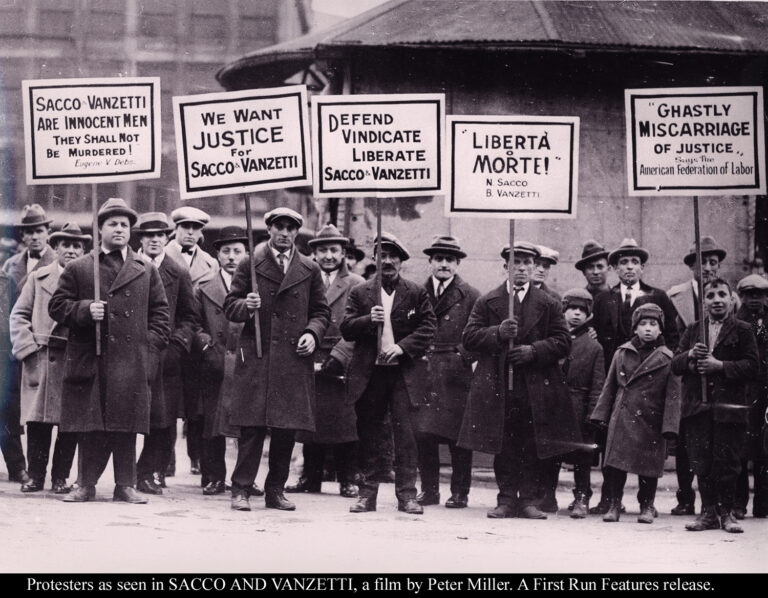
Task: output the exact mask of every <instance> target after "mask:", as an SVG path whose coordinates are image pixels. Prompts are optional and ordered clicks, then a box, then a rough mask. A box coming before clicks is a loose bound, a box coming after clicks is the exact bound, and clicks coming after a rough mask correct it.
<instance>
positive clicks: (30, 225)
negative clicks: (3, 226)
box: [14, 218, 53, 230]
mask: <svg viewBox="0 0 768 598" xmlns="http://www.w3.org/2000/svg"><path fill="white" fill-rule="evenodd" d="M52 222H53V218H49V219H48V220H42V221H40V222H34V223H21V222H19V223H18V224H14V228H17V229H19V230H24V229H25V228H35V227H38V226H43V225H48V224H51V223H52Z"/></svg>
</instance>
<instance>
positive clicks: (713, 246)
mask: <svg viewBox="0 0 768 598" xmlns="http://www.w3.org/2000/svg"><path fill="white" fill-rule="evenodd" d="M708 253H714V254H715V255H716V256H717V259H719V260H720V261H721V262H722V261H723V260H724V259H725V256H726V255H728V254H727V253H726V251H725V249H723V248H722V247H720V245H718V244H717V241H715V239H714V237H702V238H701V255H702V256H704V255H706V254H708ZM695 261H696V243H694V244H693V245H692V246H691V249H690V250H689V251H688V253H687V254H686V256H685V257H684V258H683V263H684V264H685V265H686V266H693V263H694V262H695Z"/></svg>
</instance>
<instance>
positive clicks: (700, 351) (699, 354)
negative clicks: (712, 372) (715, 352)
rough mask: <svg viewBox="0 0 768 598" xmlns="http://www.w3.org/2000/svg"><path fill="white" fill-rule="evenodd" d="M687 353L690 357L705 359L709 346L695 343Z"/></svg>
mask: <svg viewBox="0 0 768 598" xmlns="http://www.w3.org/2000/svg"><path fill="white" fill-rule="evenodd" d="M688 355H689V357H690V358H691V359H705V358H706V357H707V356H708V355H709V347H707V345H705V344H704V343H696V344H695V345H693V349H691V350H690V351H689V352H688Z"/></svg>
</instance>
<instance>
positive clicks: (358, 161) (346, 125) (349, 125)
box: [312, 94, 445, 197]
mask: <svg viewBox="0 0 768 598" xmlns="http://www.w3.org/2000/svg"><path fill="white" fill-rule="evenodd" d="M312 109H313V116H314V118H313V120H312V139H313V142H312V150H313V158H314V169H315V172H314V181H315V182H314V194H315V195H316V196H318V197H327V196H332V197H354V196H360V195H369V196H373V195H379V196H390V197H406V196H412V195H431V194H436V195H439V194H442V193H443V176H442V166H443V165H442V160H443V144H444V135H443V127H444V119H445V96H444V95H443V94H391V95H359V96H349V95H346V96H315V97H313V98H312Z"/></svg>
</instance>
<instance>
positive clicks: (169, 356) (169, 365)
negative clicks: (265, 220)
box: [134, 212, 198, 494]
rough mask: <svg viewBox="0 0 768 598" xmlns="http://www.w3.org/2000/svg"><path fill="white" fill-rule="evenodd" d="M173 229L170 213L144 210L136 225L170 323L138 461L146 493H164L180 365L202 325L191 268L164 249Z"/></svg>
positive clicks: (179, 389)
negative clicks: (157, 275)
mask: <svg viewBox="0 0 768 598" xmlns="http://www.w3.org/2000/svg"><path fill="white" fill-rule="evenodd" d="M170 231H171V227H170V226H169V224H168V217H167V216H166V215H165V214H163V213H162V212H148V213H146V214H142V215H141V216H139V220H138V223H137V225H136V228H134V234H135V235H136V236H137V237H138V238H139V241H140V243H141V248H140V249H139V251H138V254H139V255H140V256H141V257H142V258H143V259H144V260H145V261H147V262H148V263H150V264H152V265H153V266H154V267H155V268H157V271H158V272H159V273H160V279H161V280H162V281H163V289H164V290H165V297H166V299H168V313H169V317H170V322H171V337H170V342H169V343H168V347H166V348H165V349H164V350H163V354H162V355H161V357H160V367H159V368H158V371H157V373H156V374H155V378H154V380H152V381H151V389H152V404H151V408H150V411H149V434H148V435H146V436H145V437H144V447H143V449H142V451H141V455H139V461H138V463H136V469H137V474H138V482H137V485H136V489H137V490H138V491H139V492H144V493H146V494H162V493H163V489H162V487H163V486H164V485H165V472H166V469H167V467H168V465H169V463H170V461H171V454H172V453H173V443H174V441H175V438H176V435H175V434H174V431H175V429H176V419H177V418H178V414H179V409H180V408H181V406H182V405H183V400H184V396H183V393H182V389H183V376H182V373H181V364H182V360H183V359H184V358H185V357H186V356H187V355H188V354H189V352H190V349H191V347H192V337H193V335H194V334H195V331H196V329H197V326H198V322H197V305H196V304H195V296H194V293H193V291H192V280H191V279H190V277H189V272H188V271H187V269H186V268H184V267H183V266H181V265H180V264H178V263H177V262H176V261H175V260H173V259H171V258H169V257H168V256H167V255H166V254H165V246H166V243H167V242H168V233H169V232H170Z"/></svg>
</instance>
